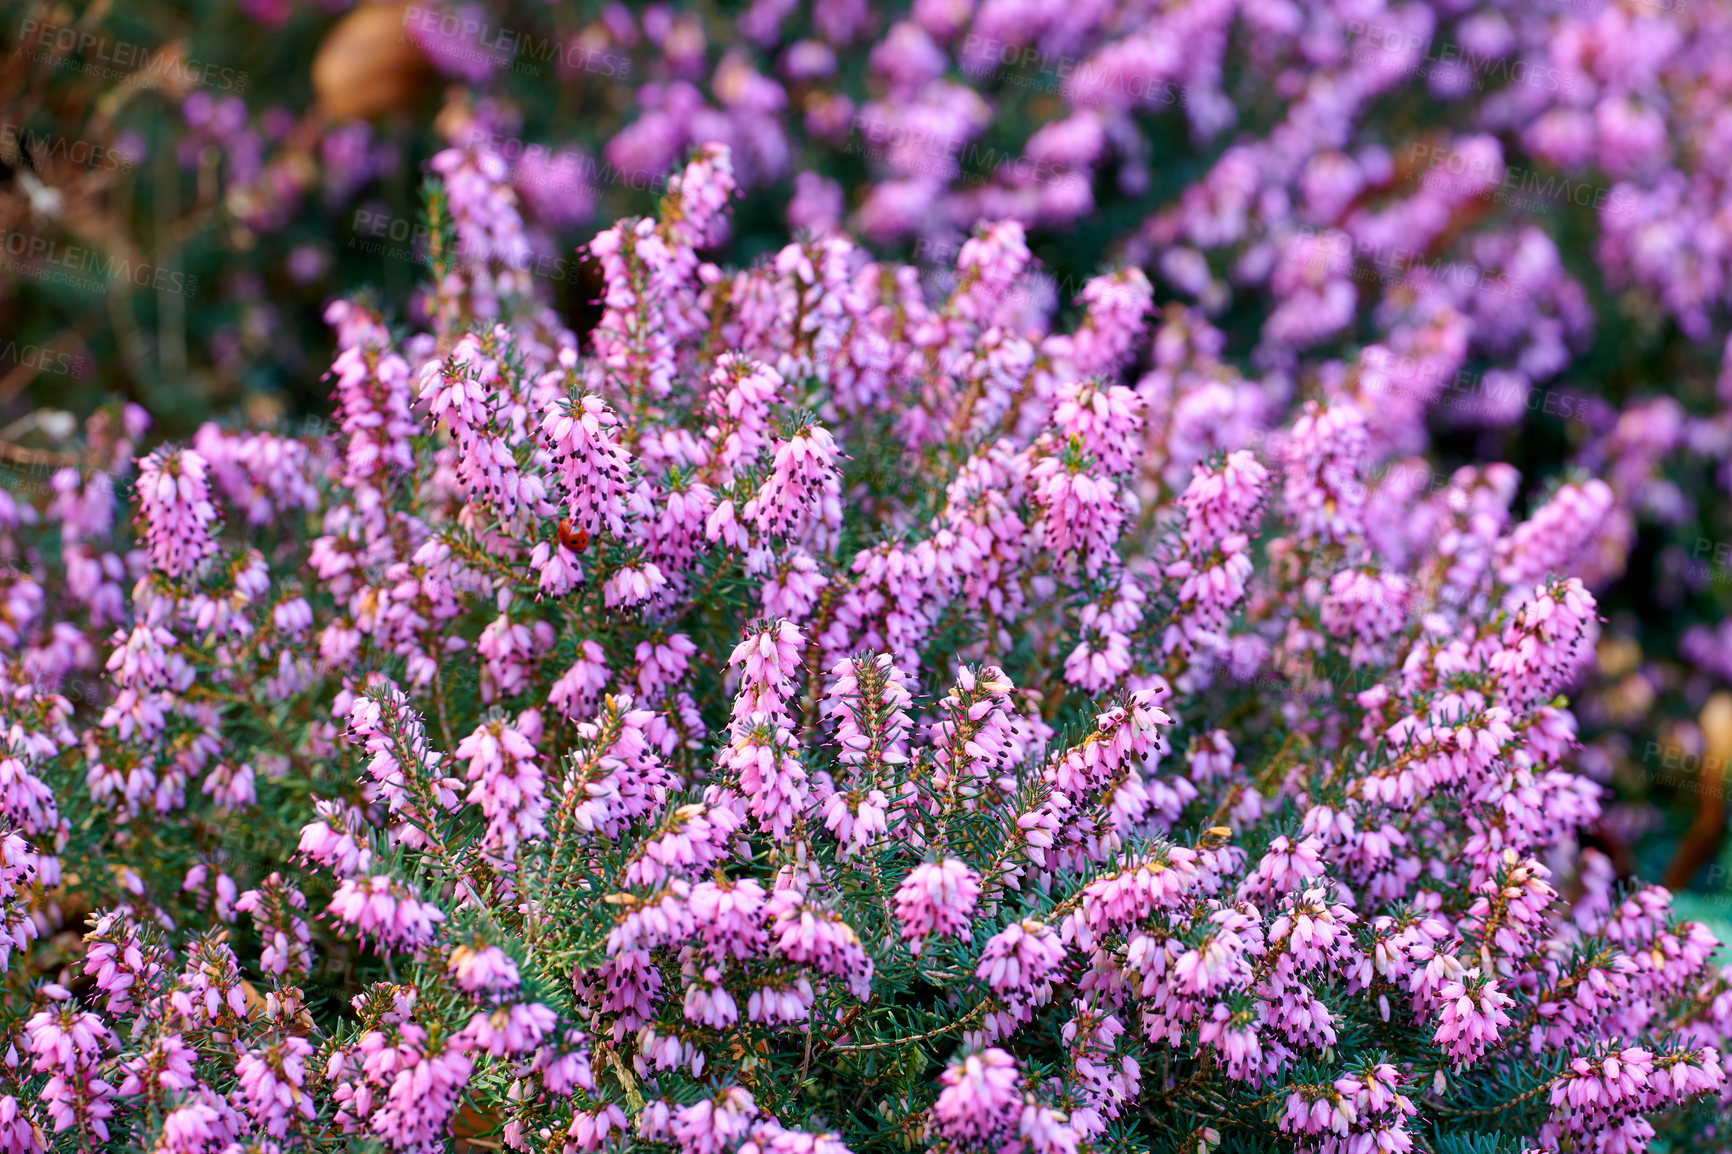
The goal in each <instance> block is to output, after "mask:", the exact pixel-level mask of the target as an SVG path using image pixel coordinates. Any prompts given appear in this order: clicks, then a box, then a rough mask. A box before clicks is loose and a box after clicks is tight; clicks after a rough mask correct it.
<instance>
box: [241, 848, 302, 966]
mask: <svg viewBox="0 0 1732 1154" xmlns="http://www.w3.org/2000/svg"><path fill="white" fill-rule="evenodd" d="M306 908H307V895H306V894H303V893H302V892H301V891H300V890H298V889H296V888H295V887H294V886H292V885H289V884H288V883H287V882H285V881H284V880H283V875H282V874H280V873H273V874H271V875H270V876H268V877H266V878H265V880H264V881H263V882H261V883H260V884H259V888H258V889H252V890H248V891H247V892H246V893H244V894H242V895H240V898H239V900H237V901H236V902H235V912H236V913H243V914H251V915H252V916H253V925H254V926H255V927H256V928H257V929H258V932H259V937H260V938H261V939H263V943H264V944H263V947H262V949H261V951H260V955H259V968H260V969H262V970H263V971H264V972H265V973H267V974H276V975H279V976H280V975H284V974H290V973H294V974H305V973H307V972H309V971H310V970H311V969H312V966H313V947H312V930H311V927H310V926H308V924H307V919H306V918H305V917H303V916H302V915H301V912H300V911H303V910H305V909H306Z"/></svg>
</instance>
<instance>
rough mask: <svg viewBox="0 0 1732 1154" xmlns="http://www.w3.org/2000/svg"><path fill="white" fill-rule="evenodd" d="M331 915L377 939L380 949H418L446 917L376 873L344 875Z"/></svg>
mask: <svg viewBox="0 0 1732 1154" xmlns="http://www.w3.org/2000/svg"><path fill="white" fill-rule="evenodd" d="M329 912H330V914H331V916H333V917H335V918H336V919H337V920H338V921H340V922H343V923H345V924H347V925H350V926H353V927H354V928H355V930H356V932H358V933H361V934H364V935H370V936H373V937H376V938H377V939H378V946H379V948H380V949H381V950H385V949H392V950H398V949H402V950H418V949H421V948H423V947H425V946H429V945H431V944H432V943H433V927H434V925H435V924H437V923H439V922H442V921H444V920H445V915H444V913H442V912H441V911H440V910H439V909H438V908H437V907H436V906H434V905H432V904H431V903H428V902H423V901H421V900H420V899H419V898H417V897H416V896H415V894H414V893H413V891H411V890H409V889H408V888H407V887H406V886H404V885H403V884H402V883H400V882H398V881H397V880H396V879H395V878H392V877H389V876H386V875H381V874H375V875H374V876H372V877H369V878H345V879H344V881H343V884H342V885H341V886H339V887H338V888H337V893H336V895H335V896H334V897H332V898H331V904H330V907H329Z"/></svg>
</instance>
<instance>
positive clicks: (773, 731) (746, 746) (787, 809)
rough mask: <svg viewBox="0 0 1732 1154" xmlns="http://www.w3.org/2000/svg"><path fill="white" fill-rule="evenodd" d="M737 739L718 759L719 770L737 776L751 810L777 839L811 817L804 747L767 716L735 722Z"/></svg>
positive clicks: (764, 828)
mask: <svg viewBox="0 0 1732 1154" xmlns="http://www.w3.org/2000/svg"><path fill="white" fill-rule="evenodd" d="M734 734H735V736H734V737H733V739H732V740H731V741H730V742H729V743H728V744H727V745H726V746H724V747H723V748H722V749H721V750H720V751H719V752H718V754H717V768H718V769H721V770H725V771H728V772H731V773H732V774H735V775H737V776H736V780H737V781H738V782H739V789H740V793H741V795H743V796H744V797H745V799H746V808H747V812H749V813H750V814H751V815H752V817H754V818H756V819H757V821H758V824H759V826H760V827H761V828H762V829H763V830H764V832H766V833H768V834H769V835H770V836H771V837H773V838H776V839H778V840H779V839H781V838H784V837H786V836H787V835H788V833H789V831H790V830H792V829H793V826H794V821H795V819H796V818H797V817H799V816H800V815H802V814H804V813H805V812H806V806H807V800H808V796H809V784H808V780H807V776H806V767H805V766H804V765H802V764H801V762H800V758H799V756H798V752H797V751H798V749H799V745H798V743H797V742H796V741H795V740H794V735H793V734H792V733H790V732H789V731H788V730H787V729H786V728H785V727H784V725H783V724H782V720H781V719H779V718H777V717H774V716H771V715H769V714H764V713H753V714H751V715H750V716H747V717H744V718H736V719H735V722H734Z"/></svg>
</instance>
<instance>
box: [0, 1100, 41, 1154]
mask: <svg viewBox="0 0 1732 1154" xmlns="http://www.w3.org/2000/svg"><path fill="white" fill-rule="evenodd" d="M48 1149H49V1146H48V1136H47V1135H46V1134H44V1133H43V1132H42V1124H41V1123H40V1122H38V1121H37V1120H36V1117H35V1115H34V1113H33V1112H32V1111H31V1109H30V1107H29V1105H28V1098H27V1099H26V1102H25V1103H20V1102H19V1101H18V1099H17V1098H15V1097H14V1096H12V1095H11V1094H6V1095H3V1096H0V1150H4V1151H5V1152H6V1154H48Z"/></svg>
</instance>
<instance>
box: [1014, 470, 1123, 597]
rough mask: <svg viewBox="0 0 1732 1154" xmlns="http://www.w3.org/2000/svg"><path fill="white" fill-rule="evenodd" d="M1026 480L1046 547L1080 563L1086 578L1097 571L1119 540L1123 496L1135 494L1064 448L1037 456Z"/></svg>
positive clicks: (1062, 559)
mask: <svg viewBox="0 0 1732 1154" xmlns="http://www.w3.org/2000/svg"><path fill="white" fill-rule="evenodd" d="M1029 483H1030V489H1031V494H1030V495H1031V497H1032V498H1033V500H1034V502H1035V504H1036V505H1037V506H1038V507H1039V508H1040V510H1041V526H1042V530H1043V542H1044V545H1045V547H1046V549H1047V550H1048V552H1049V553H1050V554H1051V556H1053V557H1054V558H1055V559H1058V560H1059V562H1060V563H1061V564H1065V565H1076V564H1078V563H1079V562H1080V565H1081V568H1082V570H1083V572H1084V573H1086V574H1087V575H1088V577H1090V578H1091V579H1092V578H1094V577H1096V576H1098V575H1099V574H1100V572H1101V570H1102V569H1103V568H1104V567H1105V566H1106V564H1107V559H1108V558H1109V557H1111V556H1112V555H1113V554H1114V549H1115V547H1116V546H1117V544H1118V539H1119V532H1120V530H1121V529H1122V528H1123V527H1124V521H1125V511H1126V500H1127V499H1130V500H1134V498H1130V496H1129V494H1121V493H1120V491H1119V486H1118V483H1117V482H1116V481H1113V480H1111V479H1110V478H1107V477H1104V476H1101V475H1099V474H1097V473H1095V472H1093V471H1091V470H1090V469H1089V468H1088V467H1087V466H1086V465H1084V464H1083V463H1082V461H1080V460H1078V459H1076V458H1075V457H1074V456H1072V455H1071V454H1069V453H1067V454H1066V455H1065V456H1064V457H1059V456H1048V457H1042V458H1041V459H1040V460H1039V461H1038V462H1037V463H1036V464H1035V466H1034V468H1033V470H1031V471H1030V474H1029Z"/></svg>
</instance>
